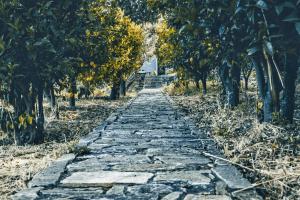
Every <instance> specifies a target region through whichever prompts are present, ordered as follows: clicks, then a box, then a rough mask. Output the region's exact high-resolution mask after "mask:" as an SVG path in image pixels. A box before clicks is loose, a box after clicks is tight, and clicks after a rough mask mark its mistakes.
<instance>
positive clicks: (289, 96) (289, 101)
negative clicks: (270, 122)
mask: <svg viewBox="0 0 300 200" xmlns="http://www.w3.org/2000/svg"><path fill="white" fill-rule="evenodd" d="M297 64H298V63H297V57H296V56H290V57H288V59H287V65H286V67H285V77H284V85H285V88H284V89H283V97H282V99H281V115H282V117H283V118H284V119H285V120H287V122H289V123H293V118H294V111H295V90H296V80H297V74H298V73H297V71H298V67H297Z"/></svg>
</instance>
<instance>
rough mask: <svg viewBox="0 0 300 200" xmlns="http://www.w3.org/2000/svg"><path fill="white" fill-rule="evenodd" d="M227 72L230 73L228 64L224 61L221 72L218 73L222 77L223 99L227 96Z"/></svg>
mask: <svg viewBox="0 0 300 200" xmlns="http://www.w3.org/2000/svg"><path fill="white" fill-rule="evenodd" d="M227 73H228V66H227V64H225V63H224V64H223V65H221V66H220V68H219V73H218V74H219V77H220V81H221V85H222V92H221V97H222V99H225V98H224V97H225V96H226V84H225V82H226V76H228V75H227Z"/></svg>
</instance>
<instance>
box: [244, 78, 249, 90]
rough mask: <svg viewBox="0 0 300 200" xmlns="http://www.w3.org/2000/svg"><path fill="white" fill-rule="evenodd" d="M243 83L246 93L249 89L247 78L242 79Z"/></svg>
mask: <svg viewBox="0 0 300 200" xmlns="http://www.w3.org/2000/svg"><path fill="white" fill-rule="evenodd" d="M244 83H245V91H248V89H249V86H248V84H249V78H248V77H244Z"/></svg>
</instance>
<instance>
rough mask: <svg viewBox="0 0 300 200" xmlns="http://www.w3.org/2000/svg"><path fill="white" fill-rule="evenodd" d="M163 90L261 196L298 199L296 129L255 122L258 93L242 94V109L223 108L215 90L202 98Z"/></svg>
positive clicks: (299, 150)
mask: <svg viewBox="0 0 300 200" xmlns="http://www.w3.org/2000/svg"><path fill="white" fill-rule="evenodd" d="M181 90H182V89H179V90H178V89H174V87H172V86H170V87H169V88H167V91H168V92H169V93H171V94H173V95H175V96H173V97H172V98H173V99H174V100H175V102H176V103H177V104H179V105H180V106H181V107H182V109H183V110H184V111H185V112H186V113H188V114H189V115H190V116H191V117H192V118H193V119H194V120H195V122H196V124H197V125H198V126H199V127H200V129H201V130H203V131H205V132H206V133H207V134H209V135H211V136H212V137H214V138H215V139H216V141H217V142H218V144H219V145H220V146H221V147H222V149H223V150H224V154H225V155H226V156H227V158H228V159H230V161H231V162H233V163H238V164H240V165H241V166H245V168H250V169H251V170H247V169H245V168H240V169H241V170H242V171H243V172H244V174H245V176H246V177H247V178H248V179H250V180H251V182H252V183H253V184H254V186H256V188H258V189H259V191H261V192H262V194H263V195H264V196H265V197H266V198H265V199H274V200H277V199H286V200H288V199H300V135H299V133H300V124H299V122H296V123H295V124H293V125H286V126H276V125H272V124H260V123H258V122H257V120H256V105H255V102H256V101H255V99H256V92H255V90H254V89H252V91H249V92H248V93H247V96H245V93H243V94H242V95H241V96H242V104H241V105H240V106H238V107H237V108H236V109H234V110H231V109H229V108H226V107H224V106H223V105H222V103H221V102H220V101H219V96H218V95H217V93H216V92H215V91H216V90H218V89H217V88H214V89H213V90H210V92H209V94H208V95H207V96H205V97H203V96H201V95H190V96H183V93H180V91H181Z"/></svg>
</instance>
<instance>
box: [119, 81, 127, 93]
mask: <svg viewBox="0 0 300 200" xmlns="http://www.w3.org/2000/svg"><path fill="white" fill-rule="evenodd" d="M120 96H123V97H125V96H126V81H125V80H123V79H122V80H121V84H120Z"/></svg>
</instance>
